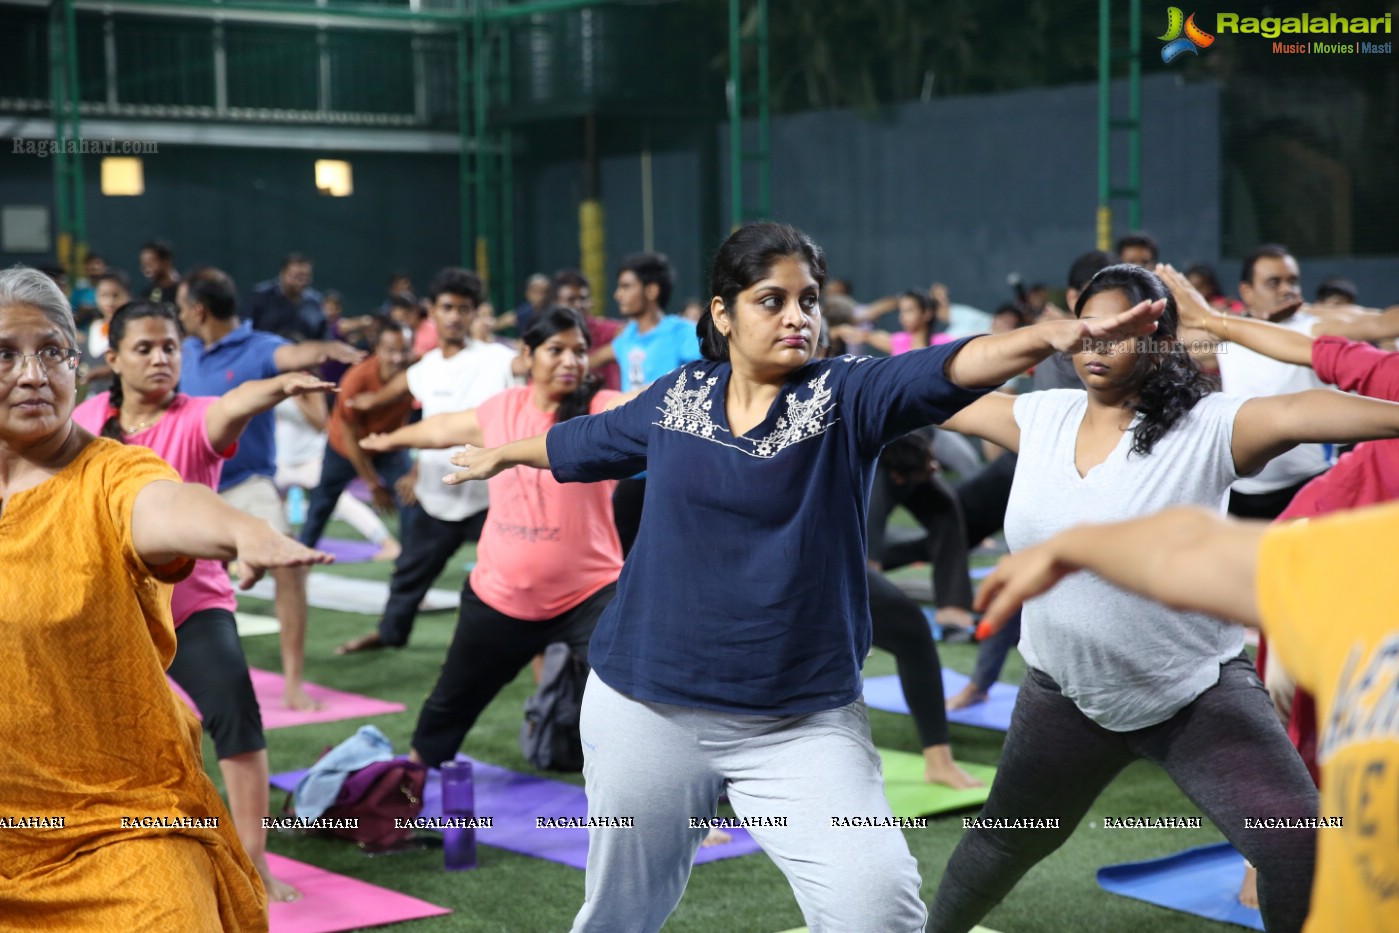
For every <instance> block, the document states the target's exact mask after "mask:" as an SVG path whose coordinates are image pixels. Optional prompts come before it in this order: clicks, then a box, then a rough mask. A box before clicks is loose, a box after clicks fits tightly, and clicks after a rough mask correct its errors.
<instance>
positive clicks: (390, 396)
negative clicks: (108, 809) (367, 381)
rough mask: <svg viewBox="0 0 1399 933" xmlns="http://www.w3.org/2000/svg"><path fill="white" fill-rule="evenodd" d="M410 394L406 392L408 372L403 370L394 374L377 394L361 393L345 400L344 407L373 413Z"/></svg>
mask: <svg viewBox="0 0 1399 933" xmlns="http://www.w3.org/2000/svg"><path fill="white" fill-rule="evenodd" d="M410 394H412V393H410V392H409V391H408V371H407V370H404V371H403V372H401V373H395V374H394V376H393V378H392V379H390V380H389V381H388V382H386V383H384V387H383V388H382V389H379V390H378V391H377V392H361V393H360V394H359V395H356V396H355V397H354V398H347V399H345V407H346V408H348V409H350V410H351V411H374V410H376V409H379V408H383V407H384V406H385V405H392V404H393V403H394V402H397V401H399V400H401V399H404V398H407V397H408V396H409V395H410Z"/></svg>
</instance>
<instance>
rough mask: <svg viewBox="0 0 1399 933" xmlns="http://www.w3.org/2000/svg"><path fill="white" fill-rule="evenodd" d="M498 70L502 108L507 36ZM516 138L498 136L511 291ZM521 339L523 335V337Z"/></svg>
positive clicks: (505, 270)
mask: <svg viewBox="0 0 1399 933" xmlns="http://www.w3.org/2000/svg"><path fill="white" fill-rule="evenodd" d="M499 63H500V67H499V69H498V70H497V72H496V76H497V78H498V79H499V84H500V86H499V90H498V91H497V92H496V94H497V98H498V99H499V100H500V104H501V106H502V107H503V108H508V107H509V106H510V71H511V69H510V33H509V32H508V31H502V32H501V35H500V58H499ZM514 143H515V136H514V133H512V132H511V131H510V130H508V129H506V130H503V131H502V132H501V134H500V159H501V162H500V169H501V172H500V174H501V178H500V192H501V195H500V198H501V234H500V239H501V250H500V253H501V266H502V277H503V278H504V279H505V281H506V283H507V287H509V288H513V287H514V283H515V282H516V281H517V280H516V278H515V145H514ZM522 336H523V335H522Z"/></svg>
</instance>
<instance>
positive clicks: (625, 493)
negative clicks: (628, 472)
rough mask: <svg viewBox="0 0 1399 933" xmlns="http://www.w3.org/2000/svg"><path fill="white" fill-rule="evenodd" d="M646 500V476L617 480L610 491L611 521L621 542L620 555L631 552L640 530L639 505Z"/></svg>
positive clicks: (624, 555)
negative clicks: (615, 485)
mask: <svg viewBox="0 0 1399 933" xmlns="http://www.w3.org/2000/svg"><path fill="white" fill-rule="evenodd" d="M645 500H646V477H644V476H642V477H633V478H632V479H624V480H619V481H618V482H617V488H616V489H614V490H613V491H612V521H613V523H614V524H616V526H617V538H618V540H620V541H621V542H622V556H623V557H626V556H627V555H628V554H630V553H631V549H632V545H633V544H635V543H636V534H637V532H638V531H640V530H641V507H642V505H643V504H644V503H645Z"/></svg>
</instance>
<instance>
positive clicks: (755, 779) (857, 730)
mask: <svg viewBox="0 0 1399 933" xmlns="http://www.w3.org/2000/svg"><path fill="white" fill-rule="evenodd" d="M582 737H583V758H584V766H583V774H584V777H585V778H586V780H587V792H588V816H589V817H600V816H606V817H631V818H632V819H633V821H634V824H633V825H632V826H631V827H630V828H605V829H604V828H594V829H590V830H589V831H588V873H587V879H586V882H585V888H586V891H585V900H584V903H583V908H582V910H580V911H579V912H578V916H577V918H576V919H575V920H574V921H573V933H594V931H595V933H654V931H656V930H659V929H660V928H661V925H662V924H664V923H665V921H666V918H667V917H669V916H670V913H671V911H673V910H674V909H675V905H676V904H678V903H679V902H680V896H681V895H682V894H683V893H684V892H685V884H686V882H687V881H689V878H690V867H691V865H692V863H693V862H694V858H695V853H696V852H697V851H698V850H699V845H700V842H701V841H703V840H704V837H705V835H706V834H707V832H708V831H707V829H706V828H704V826H702V825H701V826H700V827H698V828H694V827H691V825H690V820H691V819H697V820H706V819H711V818H713V816H714V815H715V812H716V807H717V804H718V799H719V795H720V794H722V793H725V792H727V793H728V795H729V803H730V804H731V805H732V806H733V809H734V812H735V813H736V814H738V816H740V817H748V818H753V817H770V818H783V819H785V821H786V825H785V826H782V825H770V826H765V827H757V826H749V827H748V831H749V833H751V834H752V836H753V838H754V839H755V840H756V841H757V842H758V844H759V845H761V846H762V847H763V850H764V851H765V852H767V854H768V855H769V856H770V857H771V858H772V860H773V861H774V862H776V863H777V867H778V868H780V869H781V870H782V873H783V874H784V875H786V876H787V881H788V883H789V884H791V886H792V891H793V893H794V894H795V895H796V898H797V904H798V905H799V906H800V907H801V910H802V915H803V916H804V917H805V918H806V922H807V926H808V927H810V929H811V931H812V933H913V931H921V930H922V929H923V926H924V923H925V922H926V920H927V909H926V908H925V907H924V906H923V902H922V900H921V899H920V898H919V895H918V888H919V884H920V880H919V877H918V863H917V861H916V860H915V859H914V858H913V856H912V855H910V854H909V851H908V843H907V841H906V840H905V839H904V836H903V832H902V831H901V830H900V829H898V828H895V827H892V826H883V827H879V828H874V827H869V828H866V827H847V826H835V825H833V820H832V817H861V818H867V817H879V818H883V817H889V816H890V815H891V813H890V810H889V802H888V800H887V799H886V798H885V796H884V780H883V777H882V775H881V773H880V761H879V754H878V753H877V752H876V751H875V748H874V742H873V741H872V740H871V739H870V729H869V719H868V718H867V716H866V714H865V704H864V701H863V700H857V701H855V702H854V703H852V704H850V705H849V706H844V707H841V708H839V709H833V710H826V711H824V712H819V713H810V714H808V715H805V716H740V715H736V714H732V713H720V712H714V711H711V710H703V709H694V708H691V707H684V706H670V705H667V704H664V703H647V702H642V701H639V700H633V699H631V698H630V697H627V696H624V695H623V694H621V693H618V692H617V691H616V690H613V689H612V688H611V687H609V686H607V684H605V683H603V682H602V680H601V679H600V678H599V677H598V676H597V674H596V673H594V674H592V675H591V676H590V677H589V678H588V688H587V691H586V692H585V693H584V696H583V712H582ZM778 822H780V821H778Z"/></svg>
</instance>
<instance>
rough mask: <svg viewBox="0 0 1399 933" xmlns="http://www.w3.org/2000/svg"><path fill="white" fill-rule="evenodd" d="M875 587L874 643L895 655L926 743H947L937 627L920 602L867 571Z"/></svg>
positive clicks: (906, 698)
mask: <svg viewBox="0 0 1399 933" xmlns="http://www.w3.org/2000/svg"><path fill="white" fill-rule="evenodd" d="M865 576H866V578H867V579H868V582H869V589H870V617H871V618H872V619H873V620H874V645H875V647H876V648H883V649H884V650H885V651H888V652H889V653H890V654H892V655H893V656H894V660H895V662H897V664H898V666H899V685H900V686H901V687H903V691H904V702H906V703H907V704H908V709H909V712H910V713H912V714H913V722H914V724H915V725H917V727H918V741H919V742H920V743H921V746H922V747H923V748H928V747H929V746H931V745H946V744H947V707H946V706H945V705H944V704H945V700H944V698H943V692H942V662H941V661H940V660H938V646H937V642H935V641H933V629H932V626H930V625H929V624H928V618H927V617H926V616H925V615H923V610H922V609H921V608H919V606H918V604H917V603H915V602H914V601H913V600H911V599H909V598H908V597H907V596H905V595H904V593H903V591H902V590H900V589H899V588H898V587H897V586H895V585H894V584H892V583H890V582H889V580H888V578H887V577H885V576H884V574H882V573H879V572H878V571H875V570H869V571H867V572H866V573H865Z"/></svg>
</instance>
